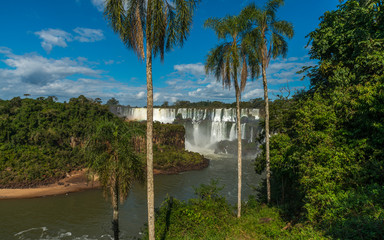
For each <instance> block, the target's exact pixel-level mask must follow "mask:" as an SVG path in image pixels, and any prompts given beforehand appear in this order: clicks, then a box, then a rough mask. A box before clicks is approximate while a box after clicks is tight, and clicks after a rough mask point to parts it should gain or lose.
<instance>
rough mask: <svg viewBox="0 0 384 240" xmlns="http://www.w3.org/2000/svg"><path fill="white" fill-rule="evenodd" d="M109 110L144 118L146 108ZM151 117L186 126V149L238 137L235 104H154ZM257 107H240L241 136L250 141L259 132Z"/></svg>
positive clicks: (159, 120)
mask: <svg viewBox="0 0 384 240" xmlns="http://www.w3.org/2000/svg"><path fill="white" fill-rule="evenodd" d="M110 109H111V112H113V113H114V114H116V115H118V116H119V117H124V118H126V119H127V120H128V121H144V120H146V119H147V109H146V108H131V107H124V106H112V107H111V108H110ZM153 120H154V121H158V122H161V123H179V124H183V125H184V127H185V132H186V136H185V141H186V148H187V149H188V150H193V151H196V149H206V150H207V149H214V148H215V145H216V144H217V143H219V142H222V141H227V142H231V141H235V140H236V139H237V127H236V109H235V108H211V109H208V108H154V109H153ZM258 120H259V109H255V108H244V109H241V138H242V139H243V141H245V142H248V143H251V142H253V141H254V139H255V134H257V133H258V131H257V130H258Z"/></svg>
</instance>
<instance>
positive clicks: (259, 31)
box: [242, 0, 293, 203]
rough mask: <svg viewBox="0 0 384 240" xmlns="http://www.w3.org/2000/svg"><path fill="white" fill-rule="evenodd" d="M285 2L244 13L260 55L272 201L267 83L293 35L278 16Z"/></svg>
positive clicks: (271, 2) (250, 8)
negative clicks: (270, 70) (274, 61)
mask: <svg viewBox="0 0 384 240" xmlns="http://www.w3.org/2000/svg"><path fill="white" fill-rule="evenodd" d="M283 4H284V0H269V1H268V2H267V3H266V4H265V6H264V8H263V9H259V8H257V7H256V6H255V4H250V5H249V6H247V7H245V8H244V9H243V11H242V13H244V14H246V15H247V16H250V17H251V20H252V22H253V26H254V27H253V29H252V31H251V32H250V35H251V36H252V37H253V39H254V42H255V44H254V45H255V47H256V52H257V54H258V56H260V57H261V58H260V62H261V69H262V76H263V86H264V102H265V155H266V172H267V200H268V203H270V201H271V183H270V178H271V170H270V161H269V100H268V85H267V68H268V65H269V63H270V61H271V58H273V59H276V58H277V57H278V56H283V57H286V55H287V51H288V44H287V42H286V40H285V37H287V38H289V39H291V38H292V37H293V26H292V24H291V23H289V22H287V21H284V20H278V19H277V18H276V11H277V9H278V8H279V7H280V6H282V5H283Z"/></svg>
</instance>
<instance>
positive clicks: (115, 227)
mask: <svg viewBox="0 0 384 240" xmlns="http://www.w3.org/2000/svg"><path fill="white" fill-rule="evenodd" d="M118 184H119V183H118V182H117V181H116V182H115V184H114V187H113V190H112V205H113V220H112V230H113V235H114V239H115V240H119V232H120V230H119V189H118Z"/></svg>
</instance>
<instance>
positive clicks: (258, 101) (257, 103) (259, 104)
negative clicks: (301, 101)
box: [106, 98, 264, 109]
mask: <svg viewBox="0 0 384 240" xmlns="http://www.w3.org/2000/svg"><path fill="white" fill-rule="evenodd" d="M106 105H108V106H111V105H120V102H119V100H117V99H116V98H111V99H109V100H108V101H107V103H106ZM128 106H130V105H128ZM132 107H133V106H132ZM154 107H157V108H236V102H233V103H224V102H220V101H209V100H208V101H200V102H190V101H185V100H177V101H176V102H174V103H169V102H168V101H165V102H163V104H161V105H155V106H154ZM240 107H241V108H258V109H264V100H263V99H262V98H255V99H251V100H249V101H242V102H240Z"/></svg>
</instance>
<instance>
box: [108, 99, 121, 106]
mask: <svg viewBox="0 0 384 240" xmlns="http://www.w3.org/2000/svg"><path fill="white" fill-rule="evenodd" d="M107 105H108V106H116V105H119V100H117V99H116V98H114V97H113V98H111V99H109V100H108V101H107Z"/></svg>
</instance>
